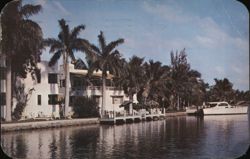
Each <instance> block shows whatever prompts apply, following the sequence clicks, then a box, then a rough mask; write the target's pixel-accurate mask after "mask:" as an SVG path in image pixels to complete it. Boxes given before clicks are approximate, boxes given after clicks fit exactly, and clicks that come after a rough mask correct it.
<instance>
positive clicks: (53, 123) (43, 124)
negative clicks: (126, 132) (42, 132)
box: [1, 112, 186, 132]
mask: <svg viewBox="0 0 250 159" xmlns="http://www.w3.org/2000/svg"><path fill="white" fill-rule="evenodd" d="M181 115H186V112H166V113H165V115H164V114H161V115H159V116H158V119H160V118H164V117H175V116H181ZM147 118H148V120H150V119H151V120H155V119H157V116H155V115H154V114H152V115H151V116H150V115H147ZM147 118H146V117H141V116H133V118H131V116H130V117H129V116H128V117H126V118H125V122H126V121H127V122H137V121H143V120H147ZM116 119H117V120H119V119H120V120H123V119H124V117H116ZM102 120H103V121H104V119H99V118H84V119H67V120H48V121H29V122H26V121H22V122H10V123H1V132H8V131H19V130H33V129H48V128H59V127H68V126H81V125H89V124H99V123H100V122H101V121H102Z"/></svg>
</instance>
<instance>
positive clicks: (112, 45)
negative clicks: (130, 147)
mask: <svg viewBox="0 0 250 159" xmlns="http://www.w3.org/2000/svg"><path fill="white" fill-rule="evenodd" d="M122 43H124V39H118V40H116V41H112V42H110V43H109V44H108V45H107V46H106V48H105V50H104V52H107V53H109V52H111V51H112V50H113V49H114V48H115V47H117V46H118V45H120V44H122Z"/></svg>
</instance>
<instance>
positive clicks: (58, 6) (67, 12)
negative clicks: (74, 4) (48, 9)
mask: <svg viewBox="0 0 250 159" xmlns="http://www.w3.org/2000/svg"><path fill="white" fill-rule="evenodd" d="M53 4H54V6H55V7H56V8H57V9H59V11H60V12H61V13H62V14H64V15H70V14H71V13H70V12H69V11H68V10H67V9H65V8H64V6H63V5H62V4H61V3H60V2H59V1H53ZM54 9H55V8H54Z"/></svg>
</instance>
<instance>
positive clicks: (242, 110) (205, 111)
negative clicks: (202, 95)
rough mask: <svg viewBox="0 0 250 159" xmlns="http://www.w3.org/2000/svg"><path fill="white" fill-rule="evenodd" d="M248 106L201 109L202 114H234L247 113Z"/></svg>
mask: <svg viewBox="0 0 250 159" xmlns="http://www.w3.org/2000/svg"><path fill="white" fill-rule="evenodd" d="M247 111H248V107H228V108H220V107H215V108H205V109H203V114H204V115H234V114H247Z"/></svg>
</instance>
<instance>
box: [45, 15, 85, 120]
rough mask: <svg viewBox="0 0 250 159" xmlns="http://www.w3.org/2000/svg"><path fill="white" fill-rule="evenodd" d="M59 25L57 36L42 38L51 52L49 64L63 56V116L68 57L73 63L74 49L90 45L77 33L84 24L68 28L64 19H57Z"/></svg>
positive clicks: (79, 49) (78, 49)
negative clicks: (64, 83)
mask: <svg viewBox="0 0 250 159" xmlns="http://www.w3.org/2000/svg"><path fill="white" fill-rule="evenodd" d="M58 22H59V26H60V29H61V30H60V32H59V34H58V38H57V39H55V38H48V39H45V40H44V46H49V47H50V50H49V52H50V53H52V54H53V56H52V58H51V59H50V61H49V66H53V65H55V63H57V62H58V60H59V59H60V57H62V56H63V66H64V71H65V79H66V80H65V82H66V86H65V108H64V109H65V111H64V113H65V114H64V116H65V117H67V116H68V107H69V82H70V81H69V80H70V79H69V78H70V77H69V58H70V59H71V61H72V63H75V61H76V60H75V56H74V52H75V51H82V52H84V51H86V50H87V49H88V47H89V46H90V44H89V42H88V41H87V40H85V39H82V38H79V37H78V35H79V34H80V32H81V31H82V30H84V29H85V26H84V25H79V26H76V27H74V28H73V29H72V30H70V29H69V26H68V25H67V24H66V21H65V20H64V19H61V20H59V21H58Z"/></svg>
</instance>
